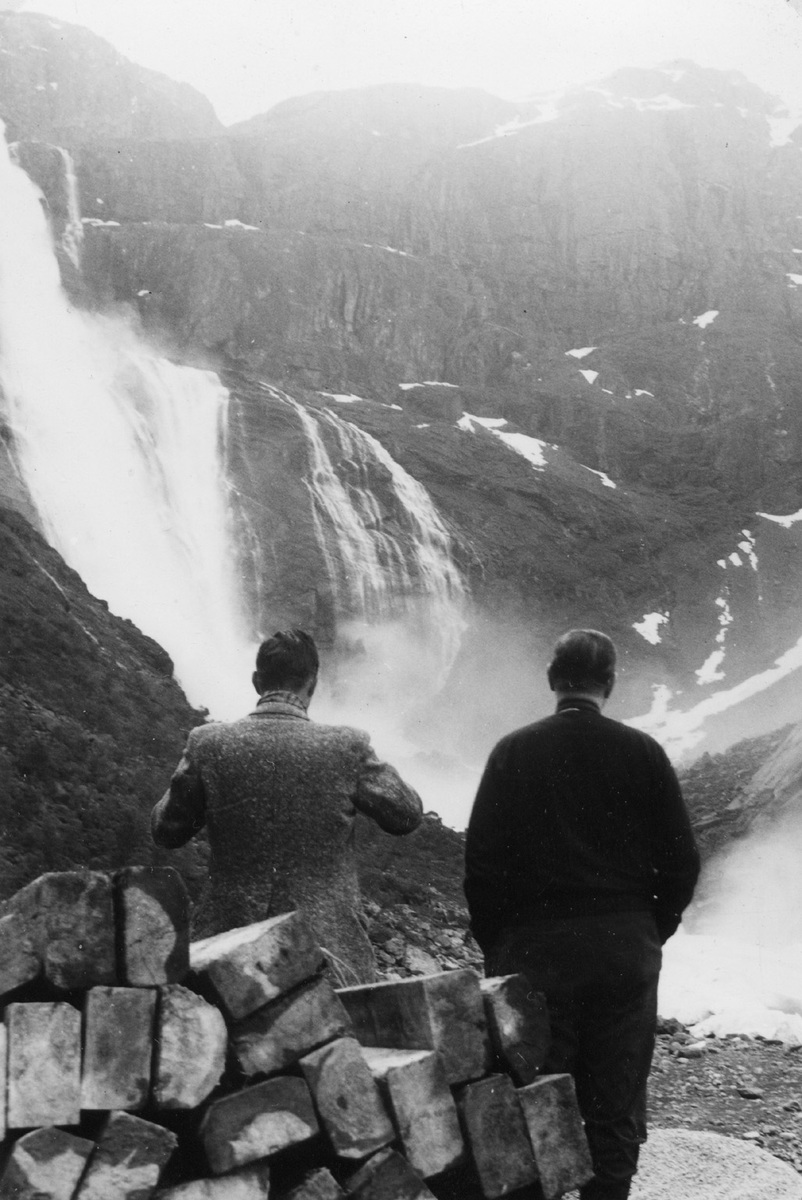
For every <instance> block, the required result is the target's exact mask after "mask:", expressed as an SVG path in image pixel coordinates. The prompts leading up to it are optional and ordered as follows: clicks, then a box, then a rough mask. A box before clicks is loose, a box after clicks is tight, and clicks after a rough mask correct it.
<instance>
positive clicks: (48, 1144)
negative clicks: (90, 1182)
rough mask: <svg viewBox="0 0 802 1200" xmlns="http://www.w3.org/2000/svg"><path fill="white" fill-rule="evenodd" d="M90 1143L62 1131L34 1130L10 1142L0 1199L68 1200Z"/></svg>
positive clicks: (86, 1157)
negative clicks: (10, 1148) (11, 1147)
mask: <svg viewBox="0 0 802 1200" xmlns="http://www.w3.org/2000/svg"><path fill="white" fill-rule="evenodd" d="M94 1148H95V1143H94V1142H89V1141H87V1140H86V1138H80V1137H75V1136H74V1135H73V1134H71V1133H67V1132H66V1131H65V1130H63V1129H54V1128H51V1129H34V1130H33V1132H32V1133H26V1134H25V1135H24V1136H23V1137H21V1138H20V1139H19V1140H18V1141H17V1142H15V1143H14V1146H13V1149H12V1150H11V1152H10V1154H9V1157H8V1159H7V1160H6V1163H5V1166H4V1168H3V1173H2V1175H0V1200H43V1198H46V1200H72V1195H73V1192H74V1191H75V1189H76V1187H77V1185H78V1180H79V1179H80V1178H81V1175H82V1174H83V1171H84V1167H85V1166H86V1162H87V1159H88V1158H89V1155H90V1154H91V1153H92V1151H93V1150H94Z"/></svg>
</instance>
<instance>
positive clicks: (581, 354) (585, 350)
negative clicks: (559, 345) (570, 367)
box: [565, 346, 599, 358]
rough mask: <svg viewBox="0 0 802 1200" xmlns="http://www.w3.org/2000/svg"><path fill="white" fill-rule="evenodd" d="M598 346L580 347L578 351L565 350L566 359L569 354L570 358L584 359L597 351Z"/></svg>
mask: <svg viewBox="0 0 802 1200" xmlns="http://www.w3.org/2000/svg"><path fill="white" fill-rule="evenodd" d="M598 348H599V347H598V346H580V348H579V349H578V350H566V352H565V354H566V358H567V357H568V355H569V354H570V356H571V358H586V357H587V355H588V354H592V353H593V351H594V350H598Z"/></svg>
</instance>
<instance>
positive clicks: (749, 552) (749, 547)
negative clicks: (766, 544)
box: [738, 529, 758, 571]
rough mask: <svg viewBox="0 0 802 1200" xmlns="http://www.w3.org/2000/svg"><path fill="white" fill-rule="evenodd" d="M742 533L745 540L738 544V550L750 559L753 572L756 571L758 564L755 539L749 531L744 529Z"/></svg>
mask: <svg viewBox="0 0 802 1200" xmlns="http://www.w3.org/2000/svg"><path fill="white" fill-rule="evenodd" d="M741 533H742V534H743V538H744V540H743V541H742V542H739V543H738V549H739V550H742V551H743V553H744V554H745V555H746V557H747V558H748V559H749V563H750V565H751V567H752V570H753V571H756V570H757V565H758V564H757V554H756V553H755V539H754V537H753V535H752V534H751V533H750V531H749V530H748V529H742V530H741Z"/></svg>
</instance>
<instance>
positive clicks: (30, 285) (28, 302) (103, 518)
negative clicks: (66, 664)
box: [0, 141, 252, 715]
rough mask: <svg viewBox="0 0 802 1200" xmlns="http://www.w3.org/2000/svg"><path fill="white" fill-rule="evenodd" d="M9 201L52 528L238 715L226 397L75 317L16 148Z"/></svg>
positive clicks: (5, 272) (21, 344)
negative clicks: (226, 465)
mask: <svg viewBox="0 0 802 1200" xmlns="http://www.w3.org/2000/svg"><path fill="white" fill-rule="evenodd" d="M0 195H2V197H3V208H2V220H0V389H1V390H2V394H3V398H4V402H5V406H6V410H7V415H8V421H9V425H10V427H11V430H12V434H13V441H14V452H15V457H16V460H17V463H18V466H19V469H20V471H21V474H22V475H23V478H24V479H25V482H26V485H27V487H28V489H29V491H30V493H31V496H32V499H33V501H34V503H35V505H36V507H37V510H38V512H39V515H40V518H41V520H42V523H43V526H44V528H45V530H46V533H47V535H48V537H49V539H50V540H51V542H52V543H53V545H54V546H56V548H57V549H58V550H59V551H60V552H61V553H62V555H63V556H64V558H65V559H66V560H67V562H68V563H69V564H70V565H71V566H72V567H74V568H75V570H77V571H78V572H79V574H80V575H81V576H82V578H83V580H84V582H85V583H86V585H87V586H88V587H89V589H90V590H91V591H92V592H94V594H95V595H97V596H100V597H102V598H103V599H105V600H107V602H108V603H109V606H110V607H111V608H112V610H113V611H115V612H117V613H119V614H121V615H124V616H127V617H130V618H131V619H132V620H134V621H135V622H136V623H137V624H138V625H139V626H140V628H141V629H143V630H144V631H145V632H146V633H148V634H150V635H151V636H152V637H154V638H155V639H156V640H157V641H159V642H160V643H161V644H162V645H163V646H164V647H165V648H166V649H167V650H168V651H169V652H170V654H171V655H172V657H173V659H174V661H175V664H176V674H177V676H178V678H179V680H180V681H181V683H182V684H183V686H184V688H185V690H186V691H187V694H188V696H189V698H190V699H191V700H192V701H193V703H195V704H201V705H206V706H208V707H209V708H212V709H214V711H215V713H216V714H219V715H229V714H231V715H233V714H234V713H238V712H241V711H242V710H243V708H244V707H245V705H246V704H247V679H248V672H249V668H250V659H251V654H252V649H251V647H250V646H249V644H248V639H247V637H246V635H245V633H244V631H243V622H242V618H241V614H240V611H239V604H238V599H237V581H236V570H235V564H234V562H233V558H232V554H231V546H232V536H231V530H230V527H229V517H228V503H227V491H226V483H225V479H224V476H223V471H222V467H221V463H222V458H223V455H222V453H221V450H222V449H223V446H222V439H223V438H224V430H225V426H226V404H227V401H228V394H227V392H226V390H225V389H224V388H223V386H222V385H221V383H220V381H219V379H218V378H217V376H216V375H214V374H213V373H212V372H209V371H199V370H195V369H193V368H187V367H179V366H175V365H174V364H172V363H170V362H168V361H167V360H165V359H163V358H160V357H159V356H158V355H156V354H155V353H154V352H153V351H151V350H150V349H149V348H148V347H147V346H146V345H145V344H144V343H143V342H142V341H141V340H140V338H139V337H138V336H137V334H136V333H135V332H134V331H133V329H132V328H130V327H129V326H128V325H126V324H125V323H123V322H122V321H118V320H112V319H109V318H103V317H100V316H96V315H91V314H87V313H81V312H78V311H76V310H75V309H74V308H73V307H72V305H71V304H70V302H69V299H68V297H67V296H66V294H65V292H64V291H63V289H62V287H61V281H60V277H59V270H58V264H57V261H56V257H55V254H54V251H53V246H52V243H51V236H50V229H49V226H48V223H47V220H46V217H45V214H44V211H43V208H42V205H41V203H40V198H41V195H40V192H39V190H38V188H36V186H35V185H34V184H33V183H32V182H31V180H30V179H29V178H28V176H27V175H26V174H25V172H24V171H22V170H21V168H19V167H18V166H16V165H15V164H14V163H13V162H12V160H11V158H10V156H9V154H8V151H7V148H6V145H5V142H4V141H3V142H2V145H1V146H0ZM210 649H211V652H210ZM246 664H247V665H246Z"/></svg>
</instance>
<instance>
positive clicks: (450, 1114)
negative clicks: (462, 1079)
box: [362, 1046, 465, 1179]
mask: <svg viewBox="0 0 802 1200" xmlns="http://www.w3.org/2000/svg"><path fill="white" fill-rule="evenodd" d="M362 1054H363V1056H364V1058H365V1061H366V1062H367V1064H368V1067H369V1068H370V1072H371V1074H372V1076H373V1078H374V1079H375V1080H376V1082H377V1083H378V1085H379V1090H380V1092H381V1094H382V1096H383V1098H384V1100H385V1103H386V1105H387V1108H388V1110H389V1112H390V1115H391V1117H392V1120H393V1124H394V1126H395V1129H396V1132H397V1134H398V1139H399V1141H400V1143H401V1148H402V1150H403V1152H404V1155H405V1157H406V1159H407V1161H408V1162H409V1163H410V1164H411V1165H412V1166H413V1167H414V1168H415V1170H416V1171H417V1172H418V1173H419V1174H420V1175H423V1177H424V1178H425V1179H428V1178H429V1177H430V1176H431V1175H439V1174H440V1173H441V1172H442V1171H449V1170H451V1169H452V1168H453V1167H455V1166H456V1165H457V1164H458V1163H459V1162H460V1161H461V1160H462V1158H463V1156H464V1153H465V1144H464V1142H463V1140H462V1133H461V1131H460V1124H459V1116H458V1114H457V1106H456V1104H455V1103H454V1097H453V1096H452V1094H451V1089H450V1088H449V1086H448V1080H447V1078H446V1073H445V1068H444V1067H443V1060H442V1058H441V1057H440V1055H439V1054H438V1053H437V1051H436V1050H388V1049H384V1048H377V1047H368V1046H365V1047H363V1049H362Z"/></svg>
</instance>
